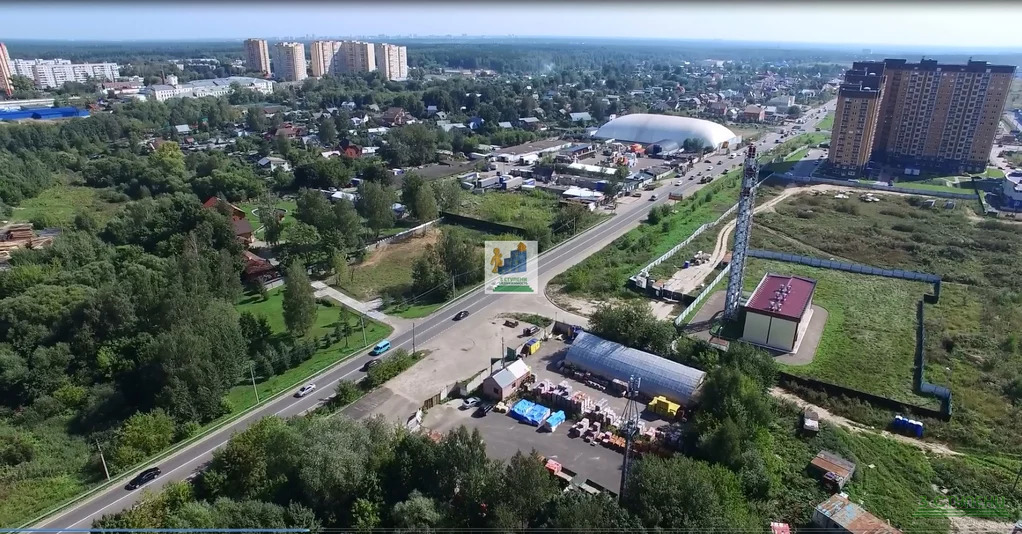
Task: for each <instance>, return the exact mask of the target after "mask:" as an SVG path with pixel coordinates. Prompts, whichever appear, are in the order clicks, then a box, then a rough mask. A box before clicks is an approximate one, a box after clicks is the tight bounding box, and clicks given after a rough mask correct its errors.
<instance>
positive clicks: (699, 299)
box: [674, 263, 731, 326]
mask: <svg viewBox="0 0 1022 534" xmlns="http://www.w3.org/2000/svg"><path fill="white" fill-rule="evenodd" d="M729 272H731V264H730V263H729V264H727V265H726V266H725V267H724V269H722V270H721V271H720V274H718V275H717V276H716V277H715V278H714V279H713V281H712V282H710V283H709V284H707V285H706V287H705V288H703V290H702V291H700V292H699V295H698V296H696V299H695V300H693V301H692V303H691V304H689V305H688V307H687V308H685V309H684V310H682V311H681V313H680V314H678V317H677V318H675V319H674V326H681V325H682V324H683V323H684V322H685V319H687V318H688V316H689V315H692V314H693V313H694V312H695V311H696V309H698V308H699V305H700V304H702V302H703V301H704V300H706V297H708V296H709V295H710V291H712V290H713V288H714V287H716V285H717V284H719V283H720V281H721V280H723V279H724V277H725V276H727V274H728V273H729Z"/></svg>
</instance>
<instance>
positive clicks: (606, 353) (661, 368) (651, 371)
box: [564, 332, 706, 405]
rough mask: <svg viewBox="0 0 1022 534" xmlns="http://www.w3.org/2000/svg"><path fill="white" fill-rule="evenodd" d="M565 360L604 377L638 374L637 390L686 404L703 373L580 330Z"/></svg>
mask: <svg viewBox="0 0 1022 534" xmlns="http://www.w3.org/2000/svg"><path fill="white" fill-rule="evenodd" d="M564 361H565V362H567V363H570V364H571V365H574V366H575V367H578V368H580V369H584V370H586V371H589V372H590V373H594V374H597V375H600V376H602V377H604V378H608V379H613V378H616V379H618V380H623V381H625V382H627V381H628V378H629V377H631V376H633V375H634V376H636V377H638V378H639V379H640V380H639V391H640V392H641V393H643V394H644V395H648V396H650V397H655V396H657V395H663V396H664V397H667V398H668V399H669V400H672V401H674V402H678V403H681V404H682V405H687V404H688V403H689V400H690V399H691V398H692V394H693V393H695V391H696V390H697V389H698V388H699V386H700V385H701V384H702V382H703V378H704V377H705V376H706V373H704V372H702V371H700V370H698V369H693V368H691V367H687V366H684V365H681V364H680V363H677V362H672V361H671V360H668V359H666V358H661V357H660V356H657V355H655V354H650V353H648V352H643V351H641V350H638V349H633V348H630V347H626V346H624V345H621V344H620V343H614V342H613V341H607V340H606V339H603V338H600V337H597V336H594V335H592V334H589V333H586V332H582V333H580V334H579V335H578V337H576V338H575V340H574V341H572V342H571V347H570V348H569V349H568V354H567V355H566V356H565V358H564Z"/></svg>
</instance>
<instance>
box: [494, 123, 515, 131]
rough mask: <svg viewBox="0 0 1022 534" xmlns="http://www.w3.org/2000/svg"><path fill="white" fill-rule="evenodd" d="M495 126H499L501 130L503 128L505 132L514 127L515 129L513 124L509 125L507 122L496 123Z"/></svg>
mask: <svg viewBox="0 0 1022 534" xmlns="http://www.w3.org/2000/svg"><path fill="white" fill-rule="evenodd" d="M497 126H500V127H501V128H503V129H505V130H510V129H512V128H514V127H515V126H514V125H513V124H511V123H510V122H508V121H502V122H498V123H497Z"/></svg>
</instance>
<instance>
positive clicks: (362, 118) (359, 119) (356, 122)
mask: <svg viewBox="0 0 1022 534" xmlns="http://www.w3.org/2000/svg"><path fill="white" fill-rule="evenodd" d="M367 122H369V115H366V114H365V113H363V114H361V115H355V116H354V117H352V118H351V125H352V126H356V127H358V126H362V125H363V124H365V123H367Z"/></svg>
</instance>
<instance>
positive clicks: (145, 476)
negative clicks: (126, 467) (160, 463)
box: [124, 467, 163, 491]
mask: <svg viewBox="0 0 1022 534" xmlns="http://www.w3.org/2000/svg"><path fill="white" fill-rule="evenodd" d="M162 474H163V471H160V468H159V467H150V468H149V469H146V470H145V471H142V472H141V473H139V474H137V475H135V478H133V479H131V481H130V482H128V485H127V486H124V489H126V490H128V491H131V490H134V489H138V488H140V487H142V486H144V485H146V484H148V483H150V482H152V481H153V480H156V477H158V476H160V475H162Z"/></svg>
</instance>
